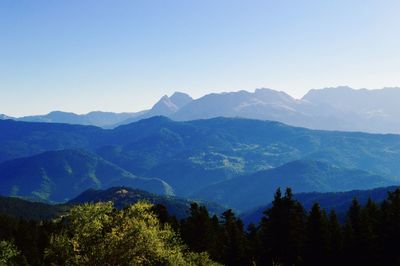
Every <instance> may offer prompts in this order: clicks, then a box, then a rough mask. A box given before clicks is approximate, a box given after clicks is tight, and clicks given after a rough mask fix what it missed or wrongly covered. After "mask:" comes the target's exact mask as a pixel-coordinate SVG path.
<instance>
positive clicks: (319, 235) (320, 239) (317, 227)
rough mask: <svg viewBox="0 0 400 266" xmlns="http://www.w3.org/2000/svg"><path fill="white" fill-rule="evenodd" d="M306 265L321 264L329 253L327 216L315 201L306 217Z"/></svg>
mask: <svg viewBox="0 0 400 266" xmlns="http://www.w3.org/2000/svg"><path fill="white" fill-rule="evenodd" d="M306 234H307V238H306V254H305V256H306V258H305V261H306V265H323V264H324V263H325V262H326V258H327V257H328V255H329V251H330V250H329V249H330V247H329V246H330V245H329V244H330V243H329V227H328V218H327V217H326V213H325V211H324V210H321V208H320V206H319V204H318V203H315V204H314V205H313V206H312V208H311V212H310V214H309V216H308V218H307V226H306Z"/></svg>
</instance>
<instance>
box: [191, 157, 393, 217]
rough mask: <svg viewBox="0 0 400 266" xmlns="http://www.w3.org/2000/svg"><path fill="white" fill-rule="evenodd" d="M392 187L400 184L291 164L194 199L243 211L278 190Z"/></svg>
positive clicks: (356, 173) (310, 164)
mask: <svg viewBox="0 0 400 266" xmlns="http://www.w3.org/2000/svg"><path fill="white" fill-rule="evenodd" d="M394 184H400V182H399V181H397V182H395V181H394V180H392V179H388V178H385V177H383V176H379V175H373V174H370V173H368V172H366V171H362V170H352V169H345V168H339V167H334V166H331V165H329V164H327V163H323V162H318V161H294V162H290V163H288V164H285V165H283V166H280V167H277V168H273V169H270V170H263V171H259V172H256V173H253V174H250V175H245V176H239V177H235V178H232V179H229V180H227V181H223V182H220V183H217V184H214V185H211V186H208V187H206V188H203V189H202V190H201V191H199V192H197V193H195V194H194V195H193V197H195V198H200V199H205V200H209V201H212V202H217V203H219V204H224V205H228V206H231V207H233V208H236V209H237V210H239V211H243V210H246V209H249V208H254V207H257V206H260V205H262V204H265V203H266V202H270V201H271V200H272V199H273V195H274V193H275V191H276V189H277V188H279V187H282V188H286V187H290V188H292V189H293V190H294V191H296V192H297V193H300V192H313V191H318V192H334V191H349V190H353V189H371V188H376V187H382V186H388V185H394Z"/></svg>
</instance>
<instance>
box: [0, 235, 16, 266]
mask: <svg viewBox="0 0 400 266" xmlns="http://www.w3.org/2000/svg"><path fill="white" fill-rule="evenodd" d="M19 255H20V252H19V251H18V249H17V247H16V246H15V245H14V244H13V243H11V242H8V241H5V240H1V241H0V265H14V264H15V265H16V260H15V259H16V257H18V256H19Z"/></svg>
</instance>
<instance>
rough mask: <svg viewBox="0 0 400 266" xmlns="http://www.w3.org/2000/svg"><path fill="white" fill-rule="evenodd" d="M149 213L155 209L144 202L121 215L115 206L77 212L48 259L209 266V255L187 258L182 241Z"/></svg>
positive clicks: (99, 205)
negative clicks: (206, 265) (207, 263)
mask: <svg viewBox="0 0 400 266" xmlns="http://www.w3.org/2000/svg"><path fill="white" fill-rule="evenodd" d="M151 210H152V205H151V204H148V203H145V202H138V203H136V204H134V205H131V206H129V207H127V208H126V209H123V210H121V211H118V210H116V209H114V208H113V205H112V203H97V204H84V205H81V206H76V207H74V208H72V209H71V212H70V216H69V217H68V223H69V226H68V227H67V228H66V229H65V230H63V232H61V233H60V234H56V235H54V236H52V239H51V241H50V247H49V248H48V249H47V251H46V259H47V260H48V261H49V262H52V264H54V265H56V264H58V263H62V264H63V265H93V264H94V265H193V264H194V263H195V262H196V261H197V262H202V263H206V262H207V261H208V258H207V256H206V255H201V254H190V255H189V256H186V254H185V253H186V251H185V248H184V246H183V245H182V244H181V242H180V240H179V238H178V236H177V235H176V234H175V233H174V231H173V230H172V229H171V228H170V227H169V225H168V224H165V225H161V224H160V222H159V220H158V219H157V217H156V216H155V215H154V214H153V212H152V211H151ZM191 260H192V261H191ZM54 261H56V263H54Z"/></svg>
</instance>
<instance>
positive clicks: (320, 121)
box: [0, 87, 400, 133]
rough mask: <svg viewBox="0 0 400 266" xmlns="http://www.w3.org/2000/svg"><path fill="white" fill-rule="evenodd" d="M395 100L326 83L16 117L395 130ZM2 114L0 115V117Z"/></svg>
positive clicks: (397, 95)
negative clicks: (301, 91)
mask: <svg viewBox="0 0 400 266" xmlns="http://www.w3.org/2000/svg"><path fill="white" fill-rule="evenodd" d="M398 102H400V88H384V89H381V90H366V89H361V90H354V89H351V88H349V87H336V88H325V89H320V90H311V91H309V92H308V93H307V94H306V95H305V96H304V97H303V98H301V99H295V98H293V97H291V96H290V95H288V94H286V93H284V92H280V91H275V90H271V89H257V90H255V91H254V92H248V91H238V92H229V93H212V94H208V95H205V96H203V97H201V98H199V99H193V98H191V97H190V96H189V95H187V94H185V93H180V92H176V93H174V94H173V95H172V96H170V97H168V96H166V95H165V96H163V97H162V98H161V99H160V100H159V101H158V102H157V103H156V104H154V106H153V107H152V108H151V109H149V110H144V111H142V112H138V113H119V114H117V113H109V112H91V113H88V114H86V115H76V114H73V113H65V112H51V113H49V114H47V115H41V116H27V117H21V118H15V119H17V120H20V121H30V122H52V123H54V122H55V123H68V124H81V125H95V126H100V127H105V128H112V127H116V126H119V125H123V124H129V123H132V122H135V121H138V120H141V119H145V118H150V117H152V116H158V115H162V116H166V117H169V118H171V119H173V120H177V121H188V120H195V119H208V118H215V117H220V116H223V117H242V118H250V119H261V120H272V121H279V122H282V123H285V124H288V125H293V126H300V127H306V128H311V129H323V130H342V131H363V132H371V133H400V121H399V120H398V119H397V118H398V117H399V115H400V108H398V104H397V103H398ZM7 118H9V117H6V116H4V115H3V116H0V119H7Z"/></svg>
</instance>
